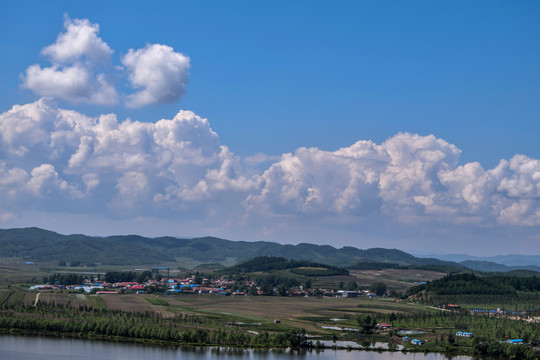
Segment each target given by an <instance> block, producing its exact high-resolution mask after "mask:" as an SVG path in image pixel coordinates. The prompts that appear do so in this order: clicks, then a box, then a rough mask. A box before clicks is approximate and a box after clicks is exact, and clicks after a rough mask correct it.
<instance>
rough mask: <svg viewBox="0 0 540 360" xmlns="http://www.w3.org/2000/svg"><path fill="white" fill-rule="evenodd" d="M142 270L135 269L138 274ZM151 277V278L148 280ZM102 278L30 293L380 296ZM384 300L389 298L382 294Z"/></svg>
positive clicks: (196, 278)
mask: <svg viewBox="0 0 540 360" xmlns="http://www.w3.org/2000/svg"><path fill="white" fill-rule="evenodd" d="M138 270H139V269H136V271H138ZM147 277H148V276H147ZM106 278H107V276H105V279H102V277H85V278H83V279H81V280H82V281H81V283H79V284H64V283H61V282H60V281H53V282H48V283H46V284H41V285H33V286H31V287H30V288H29V289H30V290H71V291H80V292H85V293H90V294H98V295H114V294H125V293H136V294H147V293H150V294H153V293H163V294H165V295H173V294H211V295H218V296H247V295H251V296H263V295H266V296H273V295H276V296H297V297H302V296H303V297H311V296H319V297H320V296H325V297H342V298H355V297H366V298H373V297H376V296H377V294H376V293H374V292H372V291H369V290H337V289H331V288H317V289H313V288H306V287H305V286H303V285H299V286H294V287H289V288H284V287H283V286H271V287H268V286H263V284H258V283H256V282H255V281H251V280H240V281H238V280H231V279H227V278H217V279H207V278H202V277H201V276H200V275H198V274H197V275H193V276H187V277H182V278H180V277H178V278H177V277H169V276H167V277H163V278H161V277H160V276H157V277H155V278H147V279H146V280H145V281H140V282H138V281H115V282H112V281H107V280H106ZM382 296H387V294H383V295H382Z"/></svg>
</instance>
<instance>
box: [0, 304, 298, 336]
mask: <svg viewBox="0 0 540 360" xmlns="http://www.w3.org/2000/svg"><path fill="white" fill-rule="evenodd" d="M0 332H4V333H5V332H10V333H28V334H51V335H55V334H57V335H69V336H75V337H86V338H94V337H99V338H109V339H123V338H129V339H140V340H145V341H156V342H166V343H178V344H192V345H194V344H196V345H217V346H273V347H275V346H284V347H289V346H292V347H298V346H303V345H305V344H306V340H307V337H306V332H305V330H288V331H284V332H277V333H268V332H261V333H260V334H257V335H254V334H248V333H246V332H244V331H241V330H239V329H236V328H227V327H225V326H224V324H221V323H219V322H216V320H212V321H210V322H206V321H204V320H203V319H202V318H198V317H194V316H190V315H184V316H176V317H173V318H164V317H161V316H159V315H158V314H153V313H133V312H123V311H119V310H116V311H110V310H106V309H95V308H92V307H78V308H72V307H70V306H66V305H58V304H43V303H39V304H38V306H37V307H33V306H31V307H28V306H24V305H23V304H18V305H16V306H10V307H6V308H4V310H2V311H0Z"/></svg>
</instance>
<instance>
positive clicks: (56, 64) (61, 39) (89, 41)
mask: <svg viewBox="0 0 540 360" xmlns="http://www.w3.org/2000/svg"><path fill="white" fill-rule="evenodd" d="M64 27H65V30H66V31H65V32H64V33H61V34H60V35H58V38H57V39H56V42H55V43H54V44H52V45H50V46H47V47H46V48H44V49H43V51H42V53H43V55H45V56H47V57H48V58H49V60H50V61H51V63H52V66H50V67H45V68H42V67H41V66H40V65H38V64H34V65H31V66H29V67H28V68H27V69H26V74H25V75H24V77H23V87H25V88H27V89H30V90H32V91H34V92H35V93H36V94H38V95H40V96H51V97H56V98H59V99H62V100H66V101H70V102H76V103H77V102H85V103H91V104H114V103H116V102H117V101H118V94H117V92H116V90H115V88H114V86H113V85H112V84H111V81H110V80H109V79H108V78H107V76H106V74H105V73H103V72H99V71H98V69H100V66H99V64H101V65H105V66H106V65H107V64H108V63H109V62H110V56H111V54H112V53H113V51H112V50H111V48H109V46H108V45H107V44H106V43H105V42H104V41H103V40H102V39H101V38H100V37H99V36H98V33H99V25H97V24H92V23H90V21H88V20H87V19H83V20H79V19H75V20H72V19H70V18H69V17H66V19H65V21H64Z"/></svg>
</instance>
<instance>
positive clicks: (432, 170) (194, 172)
mask: <svg viewBox="0 0 540 360" xmlns="http://www.w3.org/2000/svg"><path fill="white" fill-rule="evenodd" d="M460 152H461V151H460V150H459V149H458V148H456V147H455V146H454V145H452V144H449V143H448V142H446V141H444V140H443V139H439V138H436V137H435V136H433V135H428V136H421V135H416V134H408V133H400V134H397V135H395V136H393V137H391V138H389V139H388V140H386V141H385V142H383V143H381V144H376V143H374V142H372V141H368V140H363V141H358V142H357V143H355V144H353V145H352V146H350V147H346V148H342V149H338V150H336V151H323V150H321V149H318V148H300V149H298V150H297V151H296V152H295V153H288V154H283V155H282V156H281V157H280V158H278V159H275V158H273V157H268V156H263V155H261V154H258V155H257V156H256V158H257V159H258V160H257V159H256V161H253V160H252V159H250V158H249V157H248V158H247V159H244V160H242V159H241V158H239V157H238V156H236V155H234V154H233V153H232V152H231V151H230V150H229V148H228V147H227V146H225V145H222V144H221V143H220V141H219V137H218V135H217V134H216V133H215V132H214V131H213V130H212V129H211V127H210V124H209V122H208V121H207V120H206V119H203V118H201V117H199V116H197V115H196V114H194V113H193V112H190V111H179V112H178V114H176V116H175V117H174V118H172V119H161V120H158V121H156V122H153V123H150V122H139V121H132V120H130V119H127V120H123V121H119V120H118V119H117V117H116V115H114V114H105V115H101V116H99V117H88V116H85V115H83V114H81V113H78V112H75V111H71V110H66V109H61V108H58V107H56V106H55V105H54V103H53V102H51V101H50V100H48V99H41V100H39V101H36V102H34V103H31V104H26V105H21V106H14V107H13V108H12V109H11V110H9V111H7V112H5V113H3V114H0V213H1V214H4V215H2V218H10V217H12V216H13V214H16V213H17V211H20V210H24V209H27V208H32V209H38V210H39V209H48V210H51V209H52V210H55V211H71V210H72V209H76V211H78V212H85V211H88V212H94V213H105V214H109V215H110V214H114V215H115V216H121V217H124V218H130V217H134V216H156V215H160V216H161V215H163V214H167V216H172V217H185V216H191V217H196V218H198V219H200V220H204V219H206V217H207V216H209V215H210V216H212V217H213V218H214V219H217V218H220V217H222V218H227V219H229V220H230V217H231V216H233V217H236V218H237V219H238V221H239V223H238V224H241V222H242V220H241V219H244V220H245V219H255V218H259V219H269V218H282V219H285V218H286V219H288V220H289V221H295V219H296V220H302V219H303V220H306V219H309V220H310V221H313V220H316V221H317V222H318V223H328V222H340V223H341V224H343V223H344V222H345V223H349V224H354V223H356V222H357V221H359V220H361V219H371V218H376V219H387V220H388V219H390V220H391V221H394V222H400V223H402V224H419V223H421V224H439V225H441V224H442V225H446V226H454V225H455V224H461V225H463V226H477V227H483V228H485V227H491V228H494V227H497V226H520V227H527V226H540V161H539V160H538V159H532V158H530V157H527V156H524V155H515V156H514V157H512V158H511V159H509V160H501V161H500V163H499V164H498V165H497V166H496V167H495V168H493V169H484V168H483V167H482V166H481V165H480V164H479V163H475V162H473V163H467V164H460V163H459V156H460ZM259 158H260V159H262V160H264V161H267V160H270V161H273V163H271V164H270V165H269V166H268V167H267V168H266V170H260V168H261V165H262V164H263V163H264V161H262V160H260V159H259ZM261 161H262V162H261ZM319 220H323V221H322V222H321V221H319ZM224 221H225V220H224ZM222 225H223V224H222ZM216 226H218V227H219V226H220V225H219V224H217V225H216ZM223 226H224V225H223ZM227 226H234V225H231V224H229V225H227Z"/></svg>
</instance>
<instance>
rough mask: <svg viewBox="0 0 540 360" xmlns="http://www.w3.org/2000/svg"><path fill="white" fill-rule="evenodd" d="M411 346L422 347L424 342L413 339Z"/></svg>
mask: <svg viewBox="0 0 540 360" xmlns="http://www.w3.org/2000/svg"><path fill="white" fill-rule="evenodd" d="M411 344H413V345H417V346H420V345H424V342H423V341H422V340H418V339H412V340H411Z"/></svg>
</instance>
